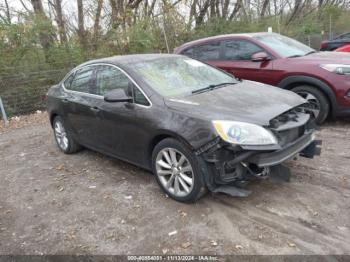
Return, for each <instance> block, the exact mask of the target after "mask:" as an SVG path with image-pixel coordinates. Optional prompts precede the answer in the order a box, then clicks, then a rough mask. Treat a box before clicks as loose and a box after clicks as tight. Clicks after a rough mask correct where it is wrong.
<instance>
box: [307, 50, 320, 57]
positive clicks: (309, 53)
mask: <svg viewBox="0 0 350 262" xmlns="http://www.w3.org/2000/svg"><path fill="white" fill-rule="evenodd" d="M314 53H317V51H315V50H313V51H310V52H308V53H306V54H305V55H304V56H307V55H311V54H314Z"/></svg>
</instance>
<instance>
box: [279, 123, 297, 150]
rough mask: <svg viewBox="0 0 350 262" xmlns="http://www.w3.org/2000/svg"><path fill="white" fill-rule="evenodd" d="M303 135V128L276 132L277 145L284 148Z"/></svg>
mask: <svg viewBox="0 0 350 262" xmlns="http://www.w3.org/2000/svg"><path fill="white" fill-rule="evenodd" d="M303 134H304V126H301V127H296V128H292V129H287V130H283V131H279V132H276V136H277V138H278V141H279V144H280V145H281V146H284V145H286V144H289V143H291V142H293V141H295V140H296V139H297V138H299V137H301V136H302V135H303Z"/></svg>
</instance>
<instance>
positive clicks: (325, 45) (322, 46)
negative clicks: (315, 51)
mask: <svg viewBox="0 0 350 262" xmlns="http://www.w3.org/2000/svg"><path fill="white" fill-rule="evenodd" d="M327 43H328V42H327V41H322V42H321V49H323V48H326V47H327Z"/></svg>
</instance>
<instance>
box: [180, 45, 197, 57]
mask: <svg viewBox="0 0 350 262" xmlns="http://www.w3.org/2000/svg"><path fill="white" fill-rule="evenodd" d="M182 55H185V56H188V57H191V58H195V50H194V47H191V48H188V49H186V50H185V51H183V52H182Z"/></svg>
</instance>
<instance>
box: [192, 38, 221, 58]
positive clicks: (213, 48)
mask: <svg viewBox="0 0 350 262" xmlns="http://www.w3.org/2000/svg"><path fill="white" fill-rule="evenodd" d="M186 51H187V50H186ZM189 56H190V55H189ZM190 57H191V56H190ZM194 57H195V58H196V59H198V60H202V61H208V60H219V59H220V42H214V43H210V44H206V45H200V46H197V47H195V54H194Z"/></svg>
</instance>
